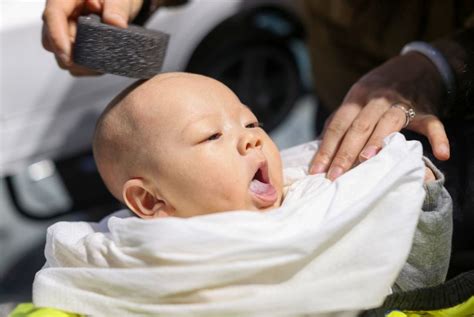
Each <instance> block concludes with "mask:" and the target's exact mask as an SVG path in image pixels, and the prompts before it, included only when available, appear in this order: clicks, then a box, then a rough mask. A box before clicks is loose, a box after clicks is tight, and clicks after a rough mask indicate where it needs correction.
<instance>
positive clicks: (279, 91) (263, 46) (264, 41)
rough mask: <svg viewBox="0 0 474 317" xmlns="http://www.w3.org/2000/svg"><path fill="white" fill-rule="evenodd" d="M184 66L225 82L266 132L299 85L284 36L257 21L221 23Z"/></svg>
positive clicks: (290, 104)
mask: <svg viewBox="0 0 474 317" xmlns="http://www.w3.org/2000/svg"><path fill="white" fill-rule="evenodd" d="M186 70H187V71H189V72H193V73H198V74H203V75H206V76H210V77H212V78H215V79H217V80H219V81H221V82H223V83H224V84H225V85H227V86H228V87H229V88H230V89H232V90H233V91H234V92H235V93H236V95H237V96H238V97H239V98H240V100H241V101H242V103H244V104H245V105H247V106H248V107H250V108H251V109H252V111H253V112H254V113H255V115H256V116H257V118H258V119H259V120H260V121H261V122H262V123H263V127H264V129H265V130H266V131H267V132H270V131H271V130H273V129H274V128H275V127H276V126H277V125H278V124H279V123H280V122H281V121H282V120H283V119H284V118H285V117H286V115H287V114H288V113H289V112H290V110H291V109H292V107H293V105H294V103H295V101H296V99H297V98H298V96H299V95H300V93H301V90H302V89H301V80H300V76H299V71H298V67H297V64H296V61H295V57H294V56H293V54H292V52H291V51H290V49H289V48H288V45H287V41H286V40H283V39H281V38H278V36H276V35H275V34H273V33H271V32H269V31H267V30H262V29H258V28H255V27H248V26H247V27H245V26H244V27H242V26H236V25H232V26H231V27H223V28H220V29H219V30H218V31H217V32H214V33H212V34H211V35H210V36H208V37H207V38H206V39H204V41H203V42H202V43H201V45H199V46H198V48H197V49H196V50H195V52H194V54H193V56H192V58H191V59H190V62H189V64H188V67H187V69H186Z"/></svg>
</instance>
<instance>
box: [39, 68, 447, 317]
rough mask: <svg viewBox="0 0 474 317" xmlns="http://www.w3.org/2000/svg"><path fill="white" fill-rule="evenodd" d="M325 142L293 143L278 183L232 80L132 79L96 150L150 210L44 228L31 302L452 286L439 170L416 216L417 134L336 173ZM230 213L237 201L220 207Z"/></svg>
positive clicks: (356, 300) (202, 310)
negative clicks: (310, 171)
mask: <svg viewBox="0 0 474 317" xmlns="http://www.w3.org/2000/svg"><path fill="white" fill-rule="evenodd" d="M315 149H316V144H315V143H309V144H304V145H302V146H299V147H297V148H293V149H290V150H288V151H287V152H286V153H285V156H284V158H285V182H284V181H283V170H282V159H281V157H280V154H279V152H278V149H277V147H276V145H275V144H274V143H273V142H272V140H271V139H270V137H269V136H268V135H267V134H266V133H265V131H264V130H263V129H262V128H261V127H260V126H259V123H258V121H257V118H255V116H254V115H253V114H252V112H251V111H250V109H249V108H248V107H246V106H245V105H243V104H242V103H241V102H240V101H239V99H238V98H237V96H235V95H234V94H233V93H232V91H230V90H229V89H228V88H227V87H226V86H224V85H223V84H221V83H219V82H218V81H216V80H213V79H211V78H207V77H204V76H200V75H195V74H185V73H167V74H162V75H159V76H156V77H154V78H152V79H150V80H148V81H140V82H137V83H135V84H134V85H132V86H131V87H129V88H128V89H126V90H125V91H124V92H122V93H121V94H120V95H119V96H117V98H115V99H114V100H113V101H112V103H111V104H110V105H109V106H108V107H107V108H106V110H105V111H104V113H103V115H102V116H101V118H100V119H99V122H98V125H97V129H96V132H95V136H94V143H93V150H94V156H95V159H96V162H97V165H98V168H99V172H100V174H101V176H102V178H103V179H104V182H105V184H106V185H107V187H108V188H109V190H110V191H111V192H112V194H113V195H114V196H115V197H116V198H117V199H119V200H120V201H122V202H123V203H125V204H126V205H127V206H128V208H129V209H130V210H132V211H133V212H134V213H135V214H136V215H137V216H138V217H140V218H144V219H151V220H147V221H143V220H142V219H137V218H135V217H130V214H129V212H128V211H126V210H125V211H118V212H117V213H114V214H113V215H111V216H110V217H107V218H106V219H104V220H102V221H101V222H100V223H85V222H59V223H57V224H55V225H53V226H52V227H50V228H49V229H48V236H47V245H46V248H45V255H46V259H47V262H46V265H45V267H44V268H43V269H42V270H41V271H40V272H38V273H37V275H36V277H35V282H34V285H33V289H34V291H33V301H34V304H35V305H37V306H44V307H55V308H58V309H63V310H67V311H73V312H78V313H83V314H85V315H91V316H137V317H138V316H158V315H160V316H161V315H164V316H174V315H175V313H176V315H179V316H183V313H185V314H186V313H187V315H190V316H223V315H229V314H230V315H242V316H261V315H268V316H274V315H280V314H281V315H298V314H303V313H305V314H306V313H315V312H328V311H335V310H343V311H350V310H358V309H361V308H367V307H376V306H377V305H380V303H381V302H382V301H383V298H384V297H385V295H386V292H387V291H388V290H389V289H390V288H391V289H392V290H393V291H404V290H410V289H415V288H419V287H426V286H433V285H437V284H439V283H441V282H443V281H444V279H445V277H446V271H447V266H448V263H449V252H450V235H451V221H450V217H451V211H450V207H451V204H450V200H449V195H447V193H446V191H445V190H444V189H443V187H442V181H443V175H442V174H441V173H439V172H438V171H437V170H436V168H435V167H434V166H431V165H430V167H431V168H432V169H433V170H434V171H435V172H436V176H437V178H438V179H437V180H435V181H432V182H429V183H426V184H425V191H426V198H425V200H424V203H423V206H422V210H423V212H421V213H420V206H421V204H422V202H423V188H421V185H422V184H421V180H420V177H421V176H422V173H423V163H422V162H421V161H420V159H421V147H420V145H419V144H418V143H415V142H407V141H406V140H405V139H404V138H403V136H401V135H399V134H394V135H392V136H391V137H390V138H389V139H387V145H386V146H385V147H384V149H383V150H382V152H381V153H379V155H377V156H375V157H374V158H372V159H371V160H370V161H369V162H366V163H365V164H361V165H360V166H359V167H358V168H355V169H353V170H352V171H351V172H350V173H347V174H345V175H343V176H341V178H339V179H337V180H336V181H335V182H330V181H329V180H327V179H325V178H324V177H323V175H313V176H308V175H307V168H306V166H305V165H306V162H309V160H310V156H311V155H314V151H315ZM291 157H292V158H293V160H289V158H291ZM295 158H297V159H295ZM292 163H295V164H296V165H293V166H291V165H292ZM427 164H431V163H429V162H427ZM428 175H429V176H428V179H432V180H434V179H435V178H434V176H433V174H432V173H431V174H428ZM283 186H285V189H284V187H283ZM283 198H284V201H283ZM273 208H275V210H274V212H265V213H263V212H258V211H265V210H269V209H273ZM231 210H234V211H235V210H240V211H242V212H226V213H222V212H221V211H231ZM247 211H250V212H247ZM253 211H257V212H253ZM220 212H221V213H220ZM211 213H213V214H211ZM205 214H211V215H206V216H202V217H193V216H198V215H205ZM420 214H421V215H420ZM163 217H165V218H163ZM153 218H161V219H153ZM184 218H186V219H184ZM417 224H418V227H417ZM416 227H417V228H416ZM415 228H416V229H415ZM407 256H408V258H407ZM397 276H398V277H397ZM335 282H336V283H335ZM341 285H343V286H344V287H341ZM361 287H364V292H363V296H360V294H361V291H360V290H361ZM348 299H350V300H348Z"/></svg>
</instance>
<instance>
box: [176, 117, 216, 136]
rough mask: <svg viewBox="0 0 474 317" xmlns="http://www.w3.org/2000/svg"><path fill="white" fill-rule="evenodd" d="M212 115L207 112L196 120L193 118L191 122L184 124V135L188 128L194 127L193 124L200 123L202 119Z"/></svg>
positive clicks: (182, 132)
mask: <svg viewBox="0 0 474 317" xmlns="http://www.w3.org/2000/svg"><path fill="white" fill-rule="evenodd" d="M212 116H213V115H212V114H205V115H202V116H199V117H198V118H196V119H194V120H191V121H190V122H188V123H186V124H185V125H184V127H183V129H182V130H181V134H182V135H184V134H185V132H186V130H188V129H189V128H190V127H192V126H193V125H195V124H196V123H198V122H200V121H203V120H208V119H209V118H211V117H212Z"/></svg>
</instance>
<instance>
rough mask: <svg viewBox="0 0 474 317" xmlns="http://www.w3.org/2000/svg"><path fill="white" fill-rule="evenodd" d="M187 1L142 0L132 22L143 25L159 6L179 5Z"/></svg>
mask: <svg viewBox="0 0 474 317" xmlns="http://www.w3.org/2000/svg"><path fill="white" fill-rule="evenodd" d="M187 2H188V0H143V4H142V8H141V9H140V12H138V15H137V16H136V17H135V19H133V22H132V23H133V24H136V25H143V24H145V22H146V21H147V20H148V19H149V18H150V17H151V16H152V15H153V13H155V11H156V10H158V9H159V8H160V7H171V6H179V5H183V4H186V3H187Z"/></svg>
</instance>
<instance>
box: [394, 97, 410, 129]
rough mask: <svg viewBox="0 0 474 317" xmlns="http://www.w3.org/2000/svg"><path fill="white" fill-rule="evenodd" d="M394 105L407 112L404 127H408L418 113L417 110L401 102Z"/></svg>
mask: <svg viewBox="0 0 474 317" xmlns="http://www.w3.org/2000/svg"><path fill="white" fill-rule="evenodd" d="M392 107H395V108H398V109H400V110H401V111H403V113H404V114H405V125H404V126H403V128H406V127H407V126H408V125H409V124H410V122H411V120H413V118H414V117H415V115H416V112H415V110H414V109H413V108H412V107H409V106H408V105H407V104H404V103H400V102H399V103H395V104H393V105H392Z"/></svg>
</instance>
